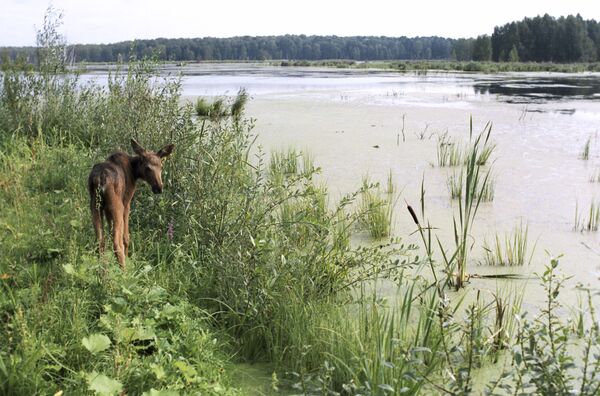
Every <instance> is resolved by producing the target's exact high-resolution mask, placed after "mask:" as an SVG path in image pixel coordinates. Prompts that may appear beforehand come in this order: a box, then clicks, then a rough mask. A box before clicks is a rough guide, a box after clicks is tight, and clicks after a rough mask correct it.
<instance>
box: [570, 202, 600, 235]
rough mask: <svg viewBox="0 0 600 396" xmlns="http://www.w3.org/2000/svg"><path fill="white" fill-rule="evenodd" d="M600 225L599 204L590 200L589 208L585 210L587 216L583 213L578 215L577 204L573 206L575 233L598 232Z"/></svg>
mask: <svg viewBox="0 0 600 396" xmlns="http://www.w3.org/2000/svg"><path fill="white" fill-rule="evenodd" d="M599 225H600V203H599V202H597V201H595V200H592V202H590V207H589V209H588V210H587V216H585V212H584V213H579V204H576V205H575V224H574V226H573V229H574V230H575V231H598V226H599Z"/></svg>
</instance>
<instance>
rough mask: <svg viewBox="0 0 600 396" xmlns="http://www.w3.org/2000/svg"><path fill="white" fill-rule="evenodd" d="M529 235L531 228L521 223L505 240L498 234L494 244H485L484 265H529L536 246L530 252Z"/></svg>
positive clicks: (506, 235)
mask: <svg viewBox="0 0 600 396" xmlns="http://www.w3.org/2000/svg"><path fill="white" fill-rule="evenodd" d="M528 233H529V227H528V226H527V225H525V226H524V225H523V223H522V222H521V223H519V224H518V225H517V226H515V227H514V228H513V230H512V232H511V233H506V234H505V235H504V240H503V241H502V240H501V238H500V237H499V236H498V235H497V234H496V236H495V238H494V240H493V242H492V243H491V245H490V244H488V242H487V241H485V242H484V245H483V249H484V251H485V253H484V254H485V255H484V258H483V264H484V265H489V266H510V267H512V266H521V265H525V264H529V263H530V262H531V258H532V257H533V253H534V251H535V246H534V247H533V248H532V249H531V253H530V252H529V251H528Z"/></svg>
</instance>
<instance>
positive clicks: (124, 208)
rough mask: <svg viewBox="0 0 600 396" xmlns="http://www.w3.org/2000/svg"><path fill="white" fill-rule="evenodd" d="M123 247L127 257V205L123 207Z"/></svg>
mask: <svg viewBox="0 0 600 396" xmlns="http://www.w3.org/2000/svg"><path fill="white" fill-rule="evenodd" d="M123 246H124V248H125V257H127V256H128V255H129V204H126V205H124V207H123Z"/></svg>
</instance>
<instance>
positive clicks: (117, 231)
mask: <svg viewBox="0 0 600 396" xmlns="http://www.w3.org/2000/svg"><path fill="white" fill-rule="evenodd" d="M106 198H107V205H106V206H107V209H108V210H107V212H108V213H107V215H108V216H107V218H109V222H111V221H112V229H113V248H114V251H115V256H116V257H117V261H118V262H119V266H120V267H121V269H122V270H125V251H124V250H125V249H124V246H123V203H122V202H121V200H120V199H117V198H116V194H107V197H106Z"/></svg>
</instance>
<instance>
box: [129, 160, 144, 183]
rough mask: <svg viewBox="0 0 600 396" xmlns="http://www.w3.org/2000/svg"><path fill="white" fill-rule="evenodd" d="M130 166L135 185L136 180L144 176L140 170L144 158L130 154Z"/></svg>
mask: <svg viewBox="0 0 600 396" xmlns="http://www.w3.org/2000/svg"><path fill="white" fill-rule="evenodd" d="M129 166H130V168H131V175H132V176H133V185H134V187H135V182H136V181H137V180H138V179H140V178H141V177H142V175H141V172H140V170H141V167H142V159H141V158H140V157H139V156H138V155H134V156H130V157H129Z"/></svg>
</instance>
